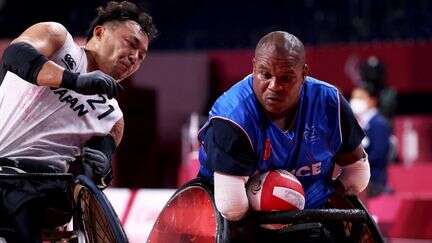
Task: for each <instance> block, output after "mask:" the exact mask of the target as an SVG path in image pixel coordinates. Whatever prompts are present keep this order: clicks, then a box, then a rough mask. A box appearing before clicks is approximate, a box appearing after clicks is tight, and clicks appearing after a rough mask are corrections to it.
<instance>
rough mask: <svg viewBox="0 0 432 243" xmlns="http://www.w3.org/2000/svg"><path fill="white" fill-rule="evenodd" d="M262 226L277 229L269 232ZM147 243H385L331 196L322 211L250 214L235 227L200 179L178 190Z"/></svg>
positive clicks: (347, 204) (358, 208) (363, 215)
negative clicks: (274, 226) (223, 214)
mask: <svg viewBox="0 0 432 243" xmlns="http://www.w3.org/2000/svg"><path fill="white" fill-rule="evenodd" d="M262 224H282V225H283V227H282V228H281V229H278V230H268V229H265V228H263V227H261V226H260V225H262ZM148 242H151V243H159V242H161V243H162V242H170V243H176V242H179V243H180V242H182V243H183V242H198V243H203V242H217V243H221V242H362V243H363V242H376V243H381V242H384V240H383V237H382V235H381V233H380V230H379V229H378V227H377V226H376V224H375V222H374V221H373V219H372V218H371V217H370V215H369V214H368V212H367V210H366V209H365V208H364V206H363V205H362V203H361V202H360V201H359V200H358V198H357V197H355V196H343V195H339V194H336V193H335V195H333V196H332V197H331V198H330V199H329V202H328V205H327V207H326V208H325V209H306V210H301V211H296V212H292V211H291V212H271V213H262V212H252V213H249V214H248V215H247V216H246V217H245V218H244V219H242V220H241V221H239V222H230V221H227V220H225V219H224V218H223V217H222V216H221V214H220V213H219V212H218V211H217V210H216V207H215V203H214V199H213V190H212V186H211V185H209V184H208V183H206V182H205V181H203V180H202V179H200V178H197V179H194V180H192V181H190V182H188V183H186V184H185V185H184V186H182V187H181V188H180V189H178V190H177V191H176V193H175V194H174V195H173V196H172V197H171V199H170V200H169V201H168V202H167V204H166V205H165V207H164V209H163V210H162V212H161V213H160V215H159V217H158V219H157V220H156V222H155V224H154V226H153V229H152V231H151V233H150V235H149V238H148Z"/></svg>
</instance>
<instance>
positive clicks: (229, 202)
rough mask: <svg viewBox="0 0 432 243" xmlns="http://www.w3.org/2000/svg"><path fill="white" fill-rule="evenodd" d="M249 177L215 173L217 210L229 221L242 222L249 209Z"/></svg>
mask: <svg viewBox="0 0 432 243" xmlns="http://www.w3.org/2000/svg"><path fill="white" fill-rule="evenodd" d="M248 178H249V177H248V176H233V175H227V174H221V173H218V172H215V173H214V197H215V203H216V208H217V209H218V211H219V212H220V213H221V214H222V216H223V217H225V218H226V219H228V220H231V221H237V220H240V219H241V218H242V217H243V216H244V215H245V213H246V212H247V210H248V208H249V200H248V198H247V195H246V188H245V184H246V182H247V180H248Z"/></svg>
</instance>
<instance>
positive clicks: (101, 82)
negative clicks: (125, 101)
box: [60, 70, 122, 99]
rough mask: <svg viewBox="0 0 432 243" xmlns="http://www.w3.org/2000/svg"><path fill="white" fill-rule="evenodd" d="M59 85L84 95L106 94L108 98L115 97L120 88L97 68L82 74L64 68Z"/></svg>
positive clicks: (112, 79)
mask: <svg viewBox="0 0 432 243" xmlns="http://www.w3.org/2000/svg"><path fill="white" fill-rule="evenodd" d="M60 87H63V88H67V89H71V90H74V91H76V92H78V93H80V94H84V95H94V94H106V95H107V96H108V98H109V99H111V98H113V97H116V96H117V95H118V93H119V91H120V90H121V89H122V87H121V86H120V84H118V83H117V81H116V80H115V79H114V78H113V77H111V76H109V75H108V74H106V73H104V72H102V71H99V70H96V71H93V72H89V73H82V74H79V73H72V72H70V71H68V70H65V71H64V72H63V79H62V83H61V85H60Z"/></svg>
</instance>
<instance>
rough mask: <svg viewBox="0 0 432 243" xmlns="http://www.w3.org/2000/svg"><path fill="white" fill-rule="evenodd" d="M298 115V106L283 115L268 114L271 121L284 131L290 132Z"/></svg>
mask: <svg viewBox="0 0 432 243" xmlns="http://www.w3.org/2000/svg"><path fill="white" fill-rule="evenodd" d="M296 115H297V104H296V105H295V106H294V107H292V108H290V109H289V110H287V111H285V112H284V113H282V114H278V115H275V114H268V116H269V118H270V120H271V121H272V122H273V123H274V124H276V126H277V127H279V128H280V129H281V130H283V131H286V130H289V129H290V128H291V127H292V126H293V125H294V120H295V117H296Z"/></svg>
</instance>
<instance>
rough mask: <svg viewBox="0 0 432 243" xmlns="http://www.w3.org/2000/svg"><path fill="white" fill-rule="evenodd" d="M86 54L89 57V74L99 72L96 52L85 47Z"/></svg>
mask: <svg viewBox="0 0 432 243" xmlns="http://www.w3.org/2000/svg"><path fill="white" fill-rule="evenodd" d="M84 50H85V53H86V56H87V72H91V71H95V70H98V69H99V68H98V65H97V62H96V58H95V52H94V51H92V50H90V49H88V48H87V46H86V47H85V49H84Z"/></svg>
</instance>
